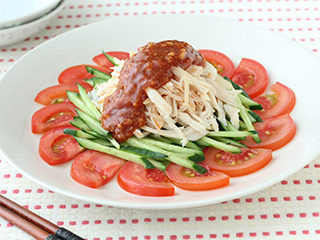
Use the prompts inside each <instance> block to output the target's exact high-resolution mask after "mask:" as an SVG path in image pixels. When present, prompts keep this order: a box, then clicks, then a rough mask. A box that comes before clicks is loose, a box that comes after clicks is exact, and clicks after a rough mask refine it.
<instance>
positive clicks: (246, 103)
mask: <svg viewBox="0 0 320 240" xmlns="http://www.w3.org/2000/svg"><path fill="white" fill-rule="evenodd" d="M104 54H105V53H104ZM109 57H111V56H109ZM111 58H112V57H111ZM109 60H110V59H109ZM87 70H88V71H89V72H90V73H92V74H93V73H95V76H96V77H97V78H96V79H99V82H106V81H107V80H108V79H106V78H108V77H106V78H104V77H105V75H107V74H105V73H102V72H96V69H93V70H92V69H91V68H90V67H88V68H87ZM101 73H102V75H101ZM104 74H105V75H104ZM107 76H109V75H107ZM101 77H102V78H101ZM109 77H110V76H109ZM94 80H95V79H92V81H94ZM230 81H231V80H230ZM231 82H232V81H231ZM94 84H98V83H94ZM78 87H79V94H78V93H74V92H68V98H69V100H70V101H71V102H72V103H74V104H75V105H76V106H77V107H78V108H79V109H77V110H76V111H77V113H78V116H76V117H74V121H71V122H70V123H71V124H72V125H73V126H75V127H77V128H79V130H73V129H66V130H65V133H66V134H69V135H72V136H74V138H75V139H76V140H77V141H78V143H79V144H80V145H81V146H82V147H84V148H88V149H93V150H96V151H100V152H105V153H108V154H111V155H115V156H118V157H120V158H123V159H126V160H129V161H133V162H136V163H139V164H141V165H143V166H145V167H146V168H154V167H156V168H159V169H161V170H165V168H166V165H167V164H168V163H167V162H168V160H169V161H171V162H173V163H176V164H178V165H181V166H184V167H186V168H189V169H193V170H195V171H198V172H200V173H205V172H207V170H206V169H205V168H203V167H202V166H200V165H198V164H197V162H201V161H203V160H204V155H203V152H202V148H203V147H205V146H211V147H215V148H218V149H221V150H224V151H228V152H231V153H241V149H240V147H245V146H244V145H243V144H242V143H240V142H238V141H236V140H240V139H243V138H245V137H246V136H252V137H253V138H254V139H255V140H256V141H259V140H260V139H259V137H258V135H257V134H258V132H256V131H255V129H254V127H253V125H252V122H255V121H261V119H260V118H259V116H258V115H257V114H255V113H254V112H252V111H251V110H250V108H251V109H253V108H254V109H257V108H259V106H261V105H260V104H257V103H255V102H254V101H253V100H252V99H251V98H250V97H249V96H248V97H247V96H246V94H245V92H244V91H243V93H242V94H239V95H238V97H237V102H238V104H239V106H240V107H239V108H240V117H241V119H242V121H243V122H242V121H240V122H241V124H240V125H241V127H242V128H244V129H245V130H244V131H240V130H238V129H235V128H234V127H232V126H231V123H229V126H228V125H227V126H224V130H222V131H220V132H213V131H212V132H209V133H208V135H207V136H205V137H202V138H201V139H199V140H198V141H195V142H189V143H188V144H187V145H186V146H185V147H182V146H181V142H180V140H179V139H172V138H164V137H156V136H153V135H150V137H146V138H143V139H139V138H136V137H131V138H129V139H128V140H127V141H126V142H125V143H121V144H119V143H118V142H117V141H116V140H115V139H113V138H112V137H111V134H110V133H109V131H107V130H106V129H104V128H103V127H102V126H101V123H100V118H101V112H100V111H99V110H98V109H97V108H96V106H95V105H94V104H93V103H92V102H91V100H90V98H89V97H88V95H87V93H86V92H85V90H84V88H83V87H82V86H80V85H78ZM239 87H240V86H238V87H237V89H239ZM240 88H241V87H240ZM241 89H242V88H241Z"/></svg>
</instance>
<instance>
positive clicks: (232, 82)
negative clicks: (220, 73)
mask: <svg viewBox="0 0 320 240" xmlns="http://www.w3.org/2000/svg"><path fill="white" fill-rule="evenodd" d="M223 78H224V79H225V80H227V81H229V82H230V83H231V84H232V86H233V88H234V89H235V90H241V91H242V93H241V94H242V95H243V96H245V97H247V98H249V99H251V97H250V96H249V94H248V93H247V92H246V91H245V90H243V88H242V87H241V86H240V85H238V84H236V83H235V82H234V81H232V80H231V79H230V78H228V77H223Z"/></svg>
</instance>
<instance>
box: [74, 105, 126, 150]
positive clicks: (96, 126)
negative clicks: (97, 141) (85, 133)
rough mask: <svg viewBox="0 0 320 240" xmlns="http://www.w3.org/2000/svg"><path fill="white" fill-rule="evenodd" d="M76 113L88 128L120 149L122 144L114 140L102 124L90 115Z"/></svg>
mask: <svg viewBox="0 0 320 240" xmlns="http://www.w3.org/2000/svg"><path fill="white" fill-rule="evenodd" d="M76 112H77V114H78V116H79V117H80V118H81V119H82V120H83V121H84V122H85V123H86V124H87V126H88V127H89V128H90V129H91V130H92V131H94V132H96V133H98V134H100V135H101V136H103V137H105V138H107V139H108V140H109V141H110V142H111V143H112V144H113V145H114V146H115V147H116V148H118V149H119V148H120V144H119V143H118V142H117V141H116V140H115V139H113V138H112V137H111V136H110V135H109V131H107V130H105V129H104V128H103V127H101V125H100V122H98V121H96V120H95V119H93V118H92V117H90V116H89V115H87V114H85V113H84V112H82V111H80V110H78V109H76Z"/></svg>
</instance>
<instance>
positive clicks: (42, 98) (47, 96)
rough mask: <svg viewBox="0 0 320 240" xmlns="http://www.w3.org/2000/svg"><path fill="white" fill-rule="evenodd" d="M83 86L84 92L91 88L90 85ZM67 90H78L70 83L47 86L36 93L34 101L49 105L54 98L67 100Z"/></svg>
mask: <svg viewBox="0 0 320 240" xmlns="http://www.w3.org/2000/svg"><path fill="white" fill-rule="evenodd" d="M84 87H85V89H86V92H90V91H91V90H92V89H93V87H92V86H90V85H89V86H87V85H85V86H84ZM67 91H72V92H79V90H78V86H77V85H76V84H72V83H71V84H58V85H54V86H50V87H47V88H45V89H43V90H42V91H40V92H39V93H38V94H37V96H36V98H35V99H34V101H35V102H37V103H40V104H43V105H51V104H53V102H54V101H55V100H59V101H61V102H66V101H67V100H68V96H67Z"/></svg>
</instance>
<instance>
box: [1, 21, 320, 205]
mask: <svg viewBox="0 0 320 240" xmlns="http://www.w3.org/2000/svg"><path fill="white" fill-rule="evenodd" d="M178 16H179V17H180V16H184V17H186V16H185V15H174V18H175V17H178ZM190 16H191V17H194V16H195V15H190ZM150 17H159V15H149V16H134V17H132V16H125V17H113V18H111V19H106V20H103V21H99V22H95V23H91V24H88V25H86V26H83V27H81V28H76V29H72V30H70V31H67V32H65V33H63V34H60V35H59V36H57V37H55V38H53V39H50V40H48V41H46V42H44V43H42V44H40V45H38V46H37V47H35V48H34V49H33V50H32V51H29V52H28V53H26V54H25V55H23V56H22V57H21V58H20V59H19V60H18V61H17V62H15V63H14V64H12V65H11V66H10V68H9V69H8V71H7V72H6V73H5V74H4V75H3V76H2V77H1V80H0V85H1V82H2V80H3V79H4V78H5V76H6V74H8V73H9V72H10V71H11V68H12V67H14V66H15V65H18V64H19V63H20V61H24V60H23V59H24V58H27V57H28V56H29V54H30V53H32V52H34V51H35V50H36V49H38V48H39V47H42V46H46V45H47V44H50V43H51V42H52V41H55V39H57V38H60V37H64V36H65V35H68V34H72V33H73V32H75V31H85V30H83V29H84V28H90V27H91V26H92V25H98V24H102V25H103V24H105V23H106V22H110V21H117V20H118V19H119V18H150ZM160 17H161V16H160ZM197 17H205V18H207V17H209V18H212V19H220V20H223V21H229V22H233V23H236V24H246V25H250V26H251V27H255V28H259V29H264V30H266V31H270V29H267V28H264V27H260V26H257V25H254V24H250V23H246V22H239V21H236V20H233V19H228V18H221V17H215V16H208V15H198V16H197ZM273 33H275V34H277V35H278V36H281V37H284V38H286V39H290V38H288V37H286V36H284V35H282V34H279V33H277V32H273ZM295 43H296V42H295ZM296 44H297V46H299V47H300V48H303V49H304V50H305V51H307V52H308V53H309V55H310V57H311V56H313V57H314V58H315V59H316V60H318V62H319V63H320V61H319V59H318V58H316V56H315V55H313V54H311V52H310V51H308V50H307V49H306V48H305V47H303V46H302V45H300V44H298V43H296ZM319 153H320V150H315V151H314V152H313V153H312V154H311V155H310V156H309V158H308V160H305V161H301V162H300V165H299V167H297V168H295V169H292V170H291V171H289V172H286V174H284V175H281V176H279V177H278V179H273V180H270V181H268V183H266V184H265V185H264V186H263V187H262V188H261V187H259V186H256V187H255V188H253V189H250V191H246V192H245V193H243V192H242V193H235V194H231V195H229V197H228V198H225V197H223V196H222V197H220V198H221V200H215V201H213V202H212V201H210V200H202V201H200V202H197V203H195V204H188V203H179V202H178V203H171V204H170V206H163V204H162V203H153V204H151V205H148V206H142V205H139V204H138V205H133V206H132V205H131V206H126V205H123V204H121V203H119V202H116V201H112V202H113V203H112V204H109V203H106V202H101V201H97V200H90V198H88V197H83V196H82V195H78V194H74V193H71V192H70V193H69V192H68V191H63V190H62V191H61V190H60V189H59V188H56V187H54V186H51V185H50V184H47V183H43V182H41V180H39V179H37V178H35V177H33V176H32V175H30V174H29V173H28V172H25V171H24V170H23V169H21V168H19V166H18V165H17V164H14V163H13V162H12V161H11V160H10V159H9V158H8V157H7V156H6V155H5V153H4V152H3V150H2V147H1V146H0V154H1V155H2V156H3V158H4V159H5V160H6V161H7V162H9V163H10V164H11V166H13V167H14V168H15V169H16V170H18V171H21V172H22V173H23V175H25V176H27V177H28V178H29V179H31V180H32V181H34V182H36V183H38V184H39V185H41V186H45V187H46V188H47V189H50V190H51V189H54V190H52V191H54V192H56V193H59V194H62V195H66V196H69V197H72V198H75V199H80V200H83V201H89V202H92V203H99V204H103V205H112V206H114V207H122V208H140V209H172V208H187V207H188V208H189V207H197V206H204V205H209V204H215V203H218V202H221V201H228V200H230V199H234V198H238V197H242V196H245V195H249V194H252V193H254V192H257V191H261V190H263V189H266V188H268V187H270V186H271V185H273V184H275V183H278V182H279V181H281V179H285V178H286V177H288V176H290V175H292V174H294V173H295V172H297V171H299V170H300V169H301V168H302V167H303V166H304V165H306V164H308V163H309V162H311V161H312V160H313V159H314V158H315V157H316V156H317V155H318V154H319ZM257 189H258V190H257ZM109 202H110V201H109Z"/></svg>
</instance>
